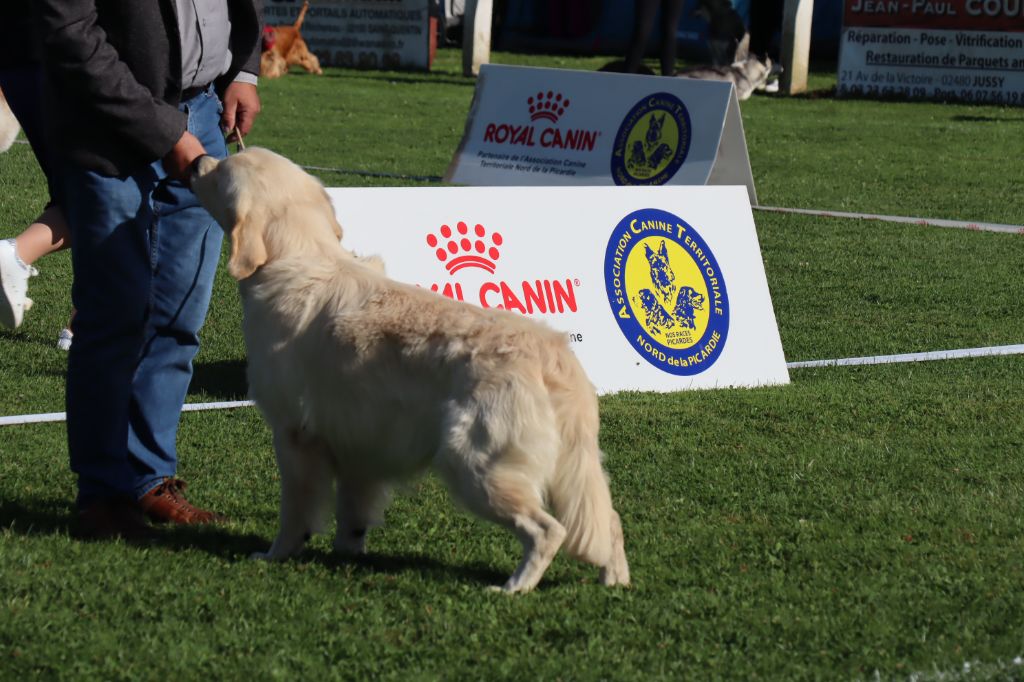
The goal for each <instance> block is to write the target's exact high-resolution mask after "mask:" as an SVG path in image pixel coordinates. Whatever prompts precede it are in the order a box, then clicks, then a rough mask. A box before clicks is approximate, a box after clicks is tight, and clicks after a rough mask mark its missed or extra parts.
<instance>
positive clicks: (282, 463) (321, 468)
mask: <svg viewBox="0 0 1024 682" xmlns="http://www.w3.org/2000/svg"><path fill="white" fill-rule="evenodd" d="M274 451H275V453H276V455H277V467H278V470H279V472H280V474H281V519H280V524H281V525H280V528H279V529H278V532H277V537H276V538H275V539H274V542H273V544H272V545H271V546H270V549H269V550H267V551H266V552H265V553H264V552H258V553H256V554H253V558H254V559H264V560H267V561H283V560H285V559H287V558H288V557H290V556H293V555H294V554H296V553H297V552H298V551H299V550H301V549H302V547H303V546H304V545H305V544H306V541H307V540H309V538H310V536H311V535H312V534H313V532H315V531H316V530H318V529H319V525H320V515H321V513H322V507H323V505H324V503H325V498H326V495H327V493H328V492H329V491H330V487H331V481H332V478H333V476H332V474H331V471H330V469H329V467H327V466H326V465H325V462H324V458H323V456H322V454H321V453H320V452H319V450H318V449H317V448H316V447H312V445H311V444H309V443H306V442H304V441H303V440H302V438H301V434H299V432H298V431H296V430H291V429H288V430H280V431H279V430H277V429H275V430H274Z"/></svg>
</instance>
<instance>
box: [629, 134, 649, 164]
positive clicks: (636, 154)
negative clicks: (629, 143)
mask: <svg viewBox="0 0 1024 682" xmlns="http://www.w3.org/2000/svg"><path fill="white" fill-rule="evenodd" d="M628 163H629V167H630V168H632V169H635V168H643V167H644V166H646V165H647V155H646V154H644V143H643V142H641V141H640V140H635V141H634V142H633V153H632V154H630V156H629V162H628Z"/></svg>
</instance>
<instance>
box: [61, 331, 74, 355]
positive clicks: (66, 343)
mask: <svg viewBox="0 0 1024 682" xmlns="http://www.w3.org/2000/svg"><path fill="white" fill-rule="evenodd" d="M74 336H75V335H74V334H72V333H71V330H70V329H68V328H67V327H65V328H64V329H61V330H60V336H58V337H57V348H60V349H61V350H71V339H72V338H74Z"/></svg>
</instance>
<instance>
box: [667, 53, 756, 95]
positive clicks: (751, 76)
mask: <svg viewBox="0 0 1024 682" xmlns="http://www.w3.org/2000/svg"><path fill="white" fill-rule="evenodd" d="M771 72H772V60H771V59H769V58H768V57H765V59H764V61H763V62H762V61H761V60H760V59H758V58H757V57H755V56H753V55H751V56H750V57H747V58H746V59H745V60H743V61H741V62H736V63H735V64H730V65H729V66H694V67H690V68H688V69H683V70H682V71H680V72H679V74H678V76H679V77H680V78H696V79H698V80H708V81H728V82H730V83H732V84H733V85H734V86H735V87H736V97H737V98H738V99H739V100H740V101H741V102H742V101H743V100H746V99H749V98H750V95H751V94H753V92H754V91H755V90H764V89H765V86H766V84H767V83H768V78H769V76H770V75H771Z"/></svg>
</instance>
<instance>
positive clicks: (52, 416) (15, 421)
mask: <svg viewBox="0 0 1024 682" xmlns="http://www.w3.org/2000/svg"><path fill="white" fill-rule="evenodd" d="M254 405H255V403H254V402H253V401H251V400H232V401H228V402H220V403H185V405H184V406H183V407H182V408H181V411H182V412H204V411H206V410H230V409H234V408H236V407H253V406H254ZM66 419H67V413H66V412H47V413H46V414H21V415H15V416H13V417H0V426H17V425H19V424H45V423H48V422H62V421H64V420H66Z"/></svg>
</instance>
